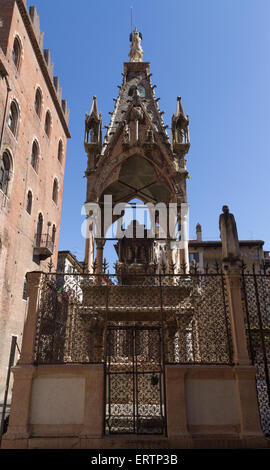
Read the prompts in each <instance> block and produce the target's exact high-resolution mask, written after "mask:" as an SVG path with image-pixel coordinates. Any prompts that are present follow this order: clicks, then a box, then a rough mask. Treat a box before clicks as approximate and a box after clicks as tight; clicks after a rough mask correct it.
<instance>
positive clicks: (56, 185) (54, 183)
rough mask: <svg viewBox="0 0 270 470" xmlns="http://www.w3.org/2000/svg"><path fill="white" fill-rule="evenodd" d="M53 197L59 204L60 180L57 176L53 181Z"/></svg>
mask: <svg viewBox="0 0 270 470" xmlns="http://www.w3.org/2000/svg"><path fill="white" fill-rule="evenodd" d="M52 199H53V201H54V202H55V204H57V202H58V181H57V179H56V178H55V180H54V182H53V192H52Z"/></svg>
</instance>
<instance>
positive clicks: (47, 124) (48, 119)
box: [45, 111, 52, 138]
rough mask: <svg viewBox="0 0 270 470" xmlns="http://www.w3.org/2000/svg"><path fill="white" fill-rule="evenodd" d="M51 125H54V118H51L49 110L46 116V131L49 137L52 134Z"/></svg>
mask: <svg viewBox="0 0 270 470" xmlns="http://www.w3.org/2000/svg"><path fill="white" fill-rule="evenodd" d="M51 127H52V118H51V114H50V111H47V113H46V117H45V132H46V135H47V136H48V137H49V138H50V136H51Z"/></svg>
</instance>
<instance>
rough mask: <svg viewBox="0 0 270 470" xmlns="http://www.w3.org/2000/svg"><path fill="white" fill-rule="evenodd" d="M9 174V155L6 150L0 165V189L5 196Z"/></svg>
mask: <svg viewBox="0 0 270 470" xmlns="http://www.w3.org/2000/svg"><path fill="white" fill-rule="evenodd" d="M10 175H11V156H10V155H9V152H8V151H7V150H6V151H5V152H4V153H3V156H2V158H1V166H0V190H1V191H2V192H3V193H4V194H5V195H6V196H7V195H8V187H9V181H10Z"/></svg>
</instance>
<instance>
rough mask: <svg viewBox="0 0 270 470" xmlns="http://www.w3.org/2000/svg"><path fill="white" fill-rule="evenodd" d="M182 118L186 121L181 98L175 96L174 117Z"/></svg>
mask: <svg viewBox="0 0 270 470" xmlns="http://www.w3.org/2000/svg"><path fill="white" fill-rule="evenodd" d="M180 116H183V117H184V118H185V119H186V115H185V113H184V109H183V105H182V100H181V96H177V107H176V115H175V117H177V118H178V117H180Z"/></svg>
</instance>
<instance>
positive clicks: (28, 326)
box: [18, 271, 43, 365]
mask: <svg viewBox="0 0 270 470" xmlns="http://www.w3.org/2000/svg"><path fill="white" fill-rule="evenodd" d="M42 275H43V273H42V272H41V271H34V272H31V273H27V294H28V308H27V315H26V319H25V323H24V330H23V339H22V349H21V356H20V360H19V362H18V364H19V365H27V364H33V362H34V347H35V339H36V325H37V312H38V305H39V297H40V285H41V278H42Z"/></svg>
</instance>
